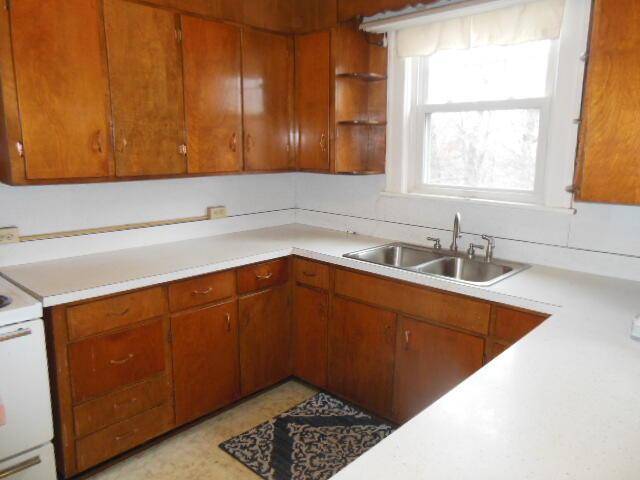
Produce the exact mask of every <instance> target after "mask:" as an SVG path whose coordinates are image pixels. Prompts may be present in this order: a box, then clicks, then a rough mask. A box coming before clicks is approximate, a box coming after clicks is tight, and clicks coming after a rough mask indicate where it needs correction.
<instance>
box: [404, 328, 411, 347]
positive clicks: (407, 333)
mask: <svg viewBox="0 0 640 480" xmlns="http://www.w3.org/2000/svg"><path fill="white" fill-rule="evenodd" d="M410 338H411V332H410V331H409V330H405V331H404V349H405V350H409V339H410Z"/></svg>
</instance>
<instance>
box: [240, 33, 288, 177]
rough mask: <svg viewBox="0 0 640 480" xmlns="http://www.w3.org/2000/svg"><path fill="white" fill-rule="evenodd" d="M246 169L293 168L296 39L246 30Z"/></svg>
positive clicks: (244, 53)
mask: <svg viewBox="0 0 640 480" xmlns="http://www.w3.org/2000/svg"><path fill="white" fill-rule="evenodd" d="M242 59H243V60H242V64H243V80H242V88H243V95H244V97H243V98H244V128H245V142H244V149H245V155H244V162H245V170H257V171H260V170H286V169H289V168H292V167H293V149H292V148H291V123H292V117H293V101H292V99H293V40H292V39H291V37H288V36H285V35H278V34H274V33H268V32H263V31H258V30H253V29H251V28H245V29H244V30H243V53H242Z"/></svg>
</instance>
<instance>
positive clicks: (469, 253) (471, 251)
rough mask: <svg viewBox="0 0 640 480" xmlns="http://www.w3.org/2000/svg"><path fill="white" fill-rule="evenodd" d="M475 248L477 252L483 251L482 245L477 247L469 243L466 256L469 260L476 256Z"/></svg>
mask: <svg viewBox="0 0 640 480" xmlns="http://www.w3.org/2000/svg"><path fill="white" fill-rule="evenodd" d="M476 248H477V249H478V250H484V245H477V244H475V243H470V244H469V248H468V249H467V256H468V257H469V258H473V257H474V256H475V255H476Z"/></svg>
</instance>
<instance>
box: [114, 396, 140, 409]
mask: <svg viewBox="0 0 640 480" xmlns="http://www.w3.org/2000/svg"><path fill="white" fill-rule="evenodd" d="M137 401H138V399H137V398H136V397H131V398H130V399H129V400H125V401H124V402H120V403H114V404H113V408H115V409H116V410H117V409H119V408H121V407H124V406H125V405H131V404H132V403H136V402H137Z"/></svg>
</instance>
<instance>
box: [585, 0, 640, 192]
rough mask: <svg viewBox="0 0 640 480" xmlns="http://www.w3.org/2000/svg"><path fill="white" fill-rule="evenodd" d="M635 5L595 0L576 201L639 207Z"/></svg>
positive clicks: (639, 41) (638, 7) (639, 33)
mask: <svg viewBox="0 0 640 480" xmlns="http://www.w3.org/2000/svg"><path fill="white" fill-rule="evenodd" d="M639 24H640V3H639V2H637V1H636V0H596V1H595V3H594V11H593V26H592V33H591V47H590V52H589V64H588V68H587V76H586V85H585V97H584V103H583V112H582V126H581V133H580V147H579V150H578V151H579V156H578V170H577V179H576V180H577V184H576V193H577V194H576V198H577V199H578V200H582V201H592V202H605V203H624V204H639V203H640V137H639V136H638V131H639V130H640V114H639V113H638V112H640V89H638V85H640V30H639V29H638V25H639Z"/></svg>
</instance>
